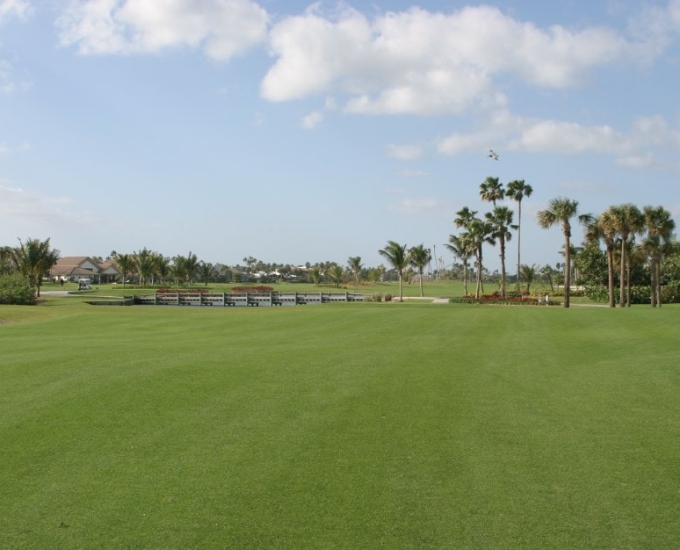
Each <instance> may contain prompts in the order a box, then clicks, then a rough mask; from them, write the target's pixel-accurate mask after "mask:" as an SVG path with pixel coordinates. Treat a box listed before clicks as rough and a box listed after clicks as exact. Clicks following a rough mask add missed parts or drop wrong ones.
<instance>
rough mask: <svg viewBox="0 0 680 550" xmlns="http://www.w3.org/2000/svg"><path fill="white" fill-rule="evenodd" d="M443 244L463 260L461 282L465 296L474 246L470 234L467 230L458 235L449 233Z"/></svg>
mask: <svg viewBox="0 0 680 550" xmlns="http://www.w3.org/2000/svg"><path fill="white" fill-rule="evenodd" d="M444 246H445V247H446V248H447V249H448V250H449V251H450V252H451V253H452V254H453V255H454V256H456V257H458V258H460V260H461V262H463V284H464V288H465V296H467V295H468V279H469V267H470V258H472V256H474V254H475V248H476V247H475V245H474V243H473V242H472V239H471V238H470V234H469V233H467V232H464V233H461V234H460V235H449V242H448V243H447V244H445V245H444Z"/></svg>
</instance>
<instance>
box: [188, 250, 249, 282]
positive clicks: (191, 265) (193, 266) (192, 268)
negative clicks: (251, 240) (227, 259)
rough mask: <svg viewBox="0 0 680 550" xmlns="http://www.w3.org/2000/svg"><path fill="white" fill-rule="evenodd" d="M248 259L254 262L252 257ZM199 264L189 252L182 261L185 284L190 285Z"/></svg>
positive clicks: (195, 257)
mask: <svg viewBox="0 0 680 550" xmlns="http://www.w3.org/2000/svg"><path fill="white" fill-rule="evenodd" d="M250 259H251V260H255V258H252V257H251V258H250ZM200 263H201V262H200V261H199V260H198V257H197V256H196V254H193V253H192V252H191V251H189V255H188V256H187V257H186V258H185V259H184V277H185V278H186V282H187V283H189V284H191V282H192V281H193V279H194V276H195V275H196V273H197V271H198V266H199V265H200Z"/></svg>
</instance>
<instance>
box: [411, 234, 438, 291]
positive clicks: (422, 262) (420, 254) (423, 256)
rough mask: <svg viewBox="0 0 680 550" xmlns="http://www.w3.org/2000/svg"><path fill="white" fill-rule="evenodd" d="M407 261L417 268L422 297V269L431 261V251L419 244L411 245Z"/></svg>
mask: <svg viewBox="0 0 680 550" xmlns="http://www.w3.org/2000/svg"><path fill="white" fill-rule="evenodd" d="M408 257H409V263H410V264H411V265H412V266H413V267H414V268H415V269H417V270H418V275H419V277H420V297H421V298H422V297H423V271H424V270H425V267H426V266H427V265H428V264H429V263H430V262H431V261H432V253H431V252H430V249H429V248H425V246H424V245H422V244H419V245H418V246H413V247H411V250H409V253H408Z"/></svg>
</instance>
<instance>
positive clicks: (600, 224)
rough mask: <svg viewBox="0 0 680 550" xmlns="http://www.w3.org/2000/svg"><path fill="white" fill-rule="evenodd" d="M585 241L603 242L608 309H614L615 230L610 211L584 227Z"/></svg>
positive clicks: (606, 211)
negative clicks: (607, 283)
mask: <svg viewBox="0 0 680 550" xmlns="http://www.w3.org/2000/svg"><path fill="white" fill-rule="evenodd" d="M585 240H586V242H589V243H597V242H599V241H602V242H604V245H605V248H606V250H607V273H608V281H609V307H616V297H615V295H614V248H615V246H616V229H615V227H614V223H613V219H612V212H611V209H609V210H605V211H604V212H602V214H600V216H599V217H598V218H597V219H594V220H592V221H591V222H590V223H589V224H588V225H587V226H586V234H585Z"/></svg>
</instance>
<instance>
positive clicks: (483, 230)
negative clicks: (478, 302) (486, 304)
mask: <svg viewBox="0 0 680 550" xmlns="http://www.w3.org/2000/svg"><path fill="white" fill-rule="evenodd" d="M468 233H469V234H470V239H471V241H472V243H473V244H474V247H475V259H476V261H475V263H476V269H477V284H476V286H475V298H477V299H479V297H480V296H481V294H482V292H484V283H483V281H482V275H483V273H484V265H483V252H484V244H485V243H488V244H494V242H495V241H494V239H493V237H492V236H491V235H492V233H493V227H492V226H491V224H490V223H489V222H488V221H486V220H481V219H479V218H475V219H474V220H472V222H471V223H470V227H469V229H468Z"/></svg>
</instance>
